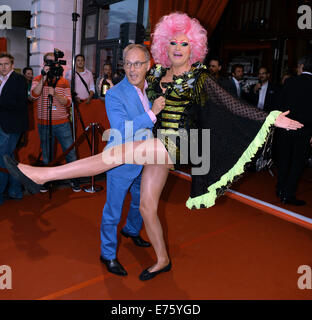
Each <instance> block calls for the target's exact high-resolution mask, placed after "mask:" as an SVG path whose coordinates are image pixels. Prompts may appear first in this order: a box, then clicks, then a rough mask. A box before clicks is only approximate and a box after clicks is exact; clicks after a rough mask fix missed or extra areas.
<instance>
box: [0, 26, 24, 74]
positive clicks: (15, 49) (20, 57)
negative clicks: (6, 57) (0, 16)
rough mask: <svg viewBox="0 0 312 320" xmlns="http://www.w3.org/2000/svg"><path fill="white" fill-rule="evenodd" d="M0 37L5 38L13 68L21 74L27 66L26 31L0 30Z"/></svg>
mask: <svg viewBox="0 0 312 320" xmlns="http://www.w3.org/2000/svg"><path fill="white" fill-rule="evenodd" d="M0 37H5V38H7V51H8V52H9V53H10V54H11V55H12V56H13V57H14V68H15V69H20V71H21V72H22V71H23V68H24V67H26V65H27V40H26V29H24V28H14V29H12V30H6V29H5V30H0Z"/></svg>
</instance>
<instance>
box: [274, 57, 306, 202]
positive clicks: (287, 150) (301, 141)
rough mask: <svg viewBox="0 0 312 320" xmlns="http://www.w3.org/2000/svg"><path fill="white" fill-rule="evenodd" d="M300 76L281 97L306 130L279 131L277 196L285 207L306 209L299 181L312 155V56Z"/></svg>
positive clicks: (289, 81) (303, 64) (290, 81)
mask: <svg viewBox="0 0 312 320" xmlns="http://www.w3.org/2000/svg"><path fill="white" fill-rule="evenodd" d="M298 70H299V72H298V74H299V75H298V76H296V77H292V78H289V79H287V80H286V81H285V85H284V88H283V91H282V95H281V97H282V98H281V107H282V110H285V111H286V110H290V114H289V115H290V117H291V118H292V119H294V120H297V121H300V122H301V123H303V124H304V127H303V128H302V129H300V130H298V131H286V130H278V132H277V137H276V139H277V152H278V162H277V166H278V180H277V186H276V192H277V195H278V196H279V197H280V198H281V201H282V202H283V203H285V204H293V205H297V206H299V205H304V204H305V203H306V202H305V201H303V200H299V199H297V198H296V190H297V185H298V182H299V178H300V176H301V173H302V171H303V169H304V165H305V161H306V159H307V157H308V154H309V148H310V139H311V136H312V90H311V88H312V56H306V57H304V59H302V60H301V62H299V66H298Z"/></svg>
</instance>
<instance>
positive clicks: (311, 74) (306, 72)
mask: <svg viewBox="0 0 312 320" xmlns="http://www.w3.org/2000/svg"><path fill="white" fill-rule="evenodd" d="M302 74H309V75H310V76H312V73H311V72H308V71H303V72H302Z"/></svg>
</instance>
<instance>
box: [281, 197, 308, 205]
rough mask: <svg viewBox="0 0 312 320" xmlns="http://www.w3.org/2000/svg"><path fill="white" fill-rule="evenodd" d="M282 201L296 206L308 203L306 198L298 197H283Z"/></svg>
mask: <svg viewBox="0 0 312 320" xmlns="http://www.w3.org/2000/svg"><path fill="white" fill-rule="evenodd" d="M281 201H282V203H284V204H292V205H294V206H304V205H305V204H306V202H305V201H304V200H299V199H297V198H296V197H282V198H281Z"/></svg>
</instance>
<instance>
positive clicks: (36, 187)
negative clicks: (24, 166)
mask: <svg viewBox="0 0 312 320" xmlns="http://www.w3.org/2000/svg"><path fill="white" fill-rule="evenodd" d="M3 160H4V164H5V166H6V168H7V169H8V171H9V173H10V175H12V176H13V177H14V178H15V179H16V180H18V181H19V182H20V183H21V184H22V185H24V187H25V188H26V189H27V190H28V192H29V193H32V194H35V193H38V192H40V188H42V185H41V184H38V183H36V182H34V181H32V180H31V179H29V178H28V177H27V176H25V175H24V174H23V172H22V171H21V170H20V169H19V168H18V167H17V165H18V162H17V161H15V160H14V159H12V158H11V157H10V156H9V155H7V154H5V155H4V156H3Z"/></svg>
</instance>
